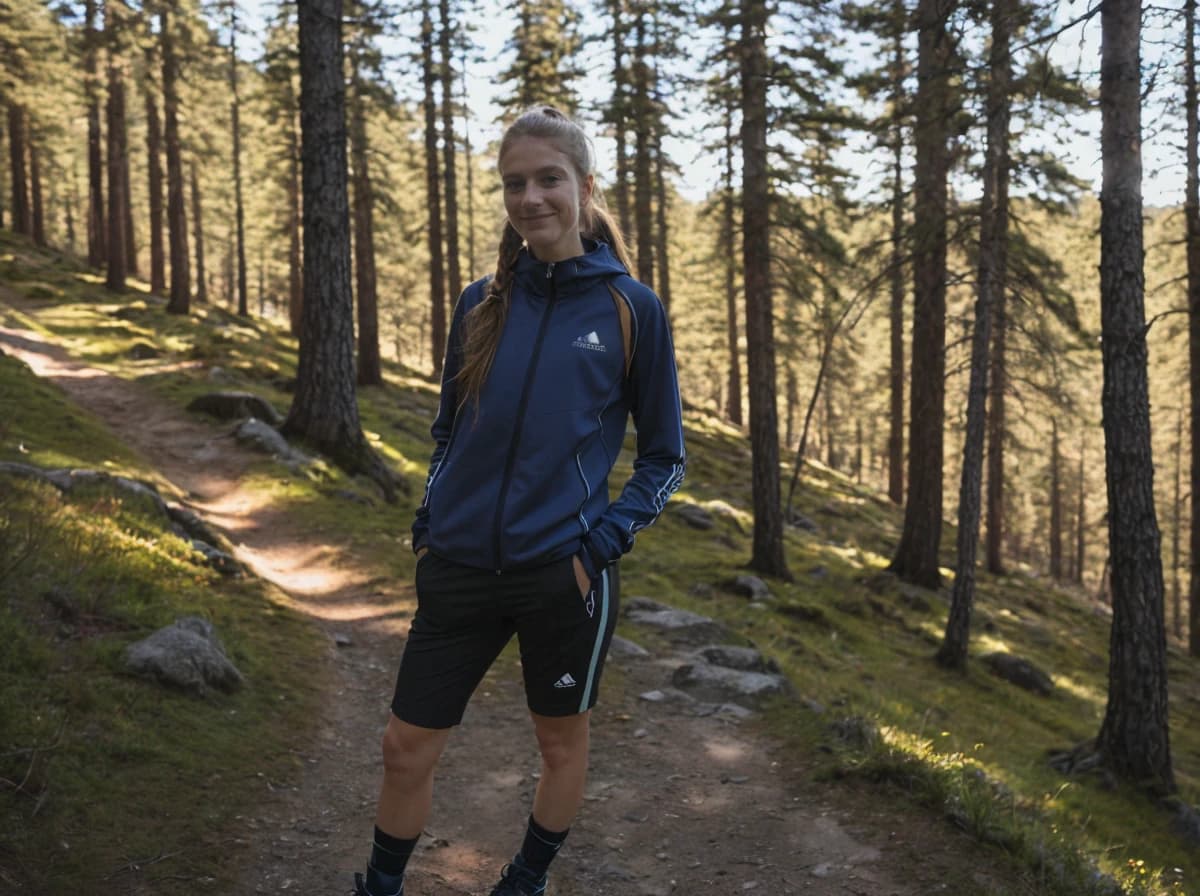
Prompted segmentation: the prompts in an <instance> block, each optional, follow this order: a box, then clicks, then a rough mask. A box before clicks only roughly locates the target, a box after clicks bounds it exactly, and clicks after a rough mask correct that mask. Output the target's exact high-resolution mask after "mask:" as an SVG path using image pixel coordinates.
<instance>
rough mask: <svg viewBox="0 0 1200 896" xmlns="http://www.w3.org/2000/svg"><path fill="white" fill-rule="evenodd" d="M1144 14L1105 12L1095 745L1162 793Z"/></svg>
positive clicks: (1167, 782) (1166, 772) (1133, 5)
mask: <svg viewBox="0 0 1200 896" xmlns="http://www.w3.org/2000/svg"><path fill="white" fill-rule="evenodd" d="M1141 18H1142V10H1141V4H1140V3H1139V2H1137V0H1108V2H1106V3H1105V4H1104V7H1103V10H1102V11H1101V30H1102V35H1103V37H1102V49H1101V66H1100V111H1101V151H1102V156H1103V161H1104V174H1103V186H1102V188H1101V200H1100V202H1101V219H1100V243H1101V260H1100V282H1101V293H1100V307H1101V322H1102V323H1101V325H1102V343H1101V347H1102V354H1103V358H1104V394H1103V406H1104V444H1105V476H1106V479H1107V483H1108V516H1109V525H1108V531H1109V536H1108V538H1109V551H1110V554H1111V557H1112V604H1113V621H1112V639H1111V645H1110V658H1109V679H1108V682H1109V686H1108V706H1107V708H1106V710H1105V715H1104V722H1103V723H1102V725H1101V727H1100V733H1099V735H1098V736H1097V743H1096V746H1097V748H1098V751H1099V753H1100V755H1101V756H1102V757H1103V759H1104V761H1105V763H1106V764H1107V766H1108V767H1109V768H1110V769H1111V770H1112V771H1113V772H1115V773H1116V774H1117V775H1119V776H1121V777H1123V778H1126V779H1129V780H1132V781H1139V782H1143V783H1148V784H1149V785H1150V786H1151V787H1152V788H1154V789H1156V790H1159V791H1160V792H1168V793H1169V792H1173V791H1174V790H1175V777H1174V771H1173V769H1172V766H1171V747H1170V735H1169V732H1168V725H1167V712H1168V705H1167V668H1166V635H1165V632H1164V628H1163V575H1162V558H1161V542H1160V535H1159V530H1158V522H1157V519H1156V517H1155V509H1154V463H1153V457H1152V456H1151V449H1150V406H1149V396H1148V388H1147V371H1146V365H1147V347H1146V321H1145V310H1144V296H1143V292H1144V274H1143V257H1142V164H1141V137H1142V134H1141V78H1140V75H1141V67H1140V56H1141V52H1140V49H1141Z"/></svg>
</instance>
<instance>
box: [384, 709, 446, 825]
mask: <svg viewBox="0 0 1200 896" xmlns="http://www.w3.org/2000/svg"><path fill="white" fill-rule="evenodd" d="M449 738H450V729H449V728H419V727H417V726H416V725H410V724H409V723H408V722H402V721H400V720H399V719H398V718H396V717H395V716H394V715H393V716H392V717H391V718H390V719H389V720H388V726H387V730H386V731H385V732H384V734H383V786H382V788H381V789H380V792H379V807H378V809H377V811H376V815H375V824H376V825H378V826H379V829H380V830H382V831H383V832H384V833H387V834H390V835H391V836H393V837H397V838H400V839H410V838H413V837H418V836H420V834H421V831H422V830H423V829H424V827H425V822H426V820H427V819H428V818H429V810H430V808H431V807H432V806H433V770H434V768H435V767H436V766H437V762H438V759H439V758H440V757H441V755H442V750H444V749H445V747H446V741H447V740H449Z"/></svg>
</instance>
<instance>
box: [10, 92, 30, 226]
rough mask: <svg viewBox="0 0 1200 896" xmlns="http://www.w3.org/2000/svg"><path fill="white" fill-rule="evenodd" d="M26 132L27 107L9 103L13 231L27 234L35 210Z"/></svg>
mask: <svg viewBox="0 0 1200 896" xmlns="http://www.w3.org/2000/svg"><path fill="white" fill-rule="evenodd" d="M27 140H28V138H27V136H26V133H25V107H24V106H21V105H19V104H17V103H14V102H11V101H10V102H9V104H8V163H9V171H10V172H11V174H12V217H13V232H14V233H23V234H25V235H26V236H28V235H29V234H30V232H31V231H32V230H33V210H32V209H31V208H30V207H29V175H28V173H27V171H26V168H25V157H26V156H27V155H28V147H27V145H26V143H27Z"/></svg>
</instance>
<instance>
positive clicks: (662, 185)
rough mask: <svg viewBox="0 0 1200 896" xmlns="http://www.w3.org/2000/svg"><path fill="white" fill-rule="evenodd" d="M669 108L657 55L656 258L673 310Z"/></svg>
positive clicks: (657, 30)
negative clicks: (666, 144)
mask: <svg viewBox="0 0 1200 896" xmlns="http://www.w3.org/2000/svg"><path fill="white" fill-rule="evenodd" d="M659 14H660V13H659V9H658V8H657V7H656V8H655V12H654V45H655V47H656V48H657V49H658V51H659V52H661V46H662V32H661V25H660V20H659ZM664 108H666V104H665V103H664V101H663V97H662V84H661V73H660V72H659V66H658V61H657V59H656V60H655V63H654V115H653V119H654V121H653V124H652V128H653V133H654V139H653V141H652V145H651V151H652V152H653V154H654V221H655V226H654V259H655V261H656V262H657V264H658V279H657V280H656V281H655V282H656V283H657V284H658V297H659V298H660V299H662V303H663V307H664V308H665V309H666V310H667V314H668V315H670V313H671V259H670V255H669V253H668V252H667V245H668V243H669V241H670V240H669V235H670V232H669V230H668V227H667V211H668V210H669V208H670V201H669V197H668V196H667V174H666V169H667V161H666V157H665V155H664V154H663V148H662V141H663V127H664V125H663V117H662V114H661V110H663V109H664Z"/></svg>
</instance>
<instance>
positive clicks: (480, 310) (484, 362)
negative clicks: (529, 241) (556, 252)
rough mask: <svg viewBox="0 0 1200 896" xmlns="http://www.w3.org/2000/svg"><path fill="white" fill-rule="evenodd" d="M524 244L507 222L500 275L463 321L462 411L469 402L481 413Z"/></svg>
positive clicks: (499, 256)
mask: <svg viewBox="0 0 1200 896" xmlns="http://www.w3.org/2000/svg"><path fill="white" fill-rule="evenodd" d="M523 244H524V241H523V240H522V239H521V235H520V234H519V233H517V229H516V228H515V227H513V226H512V222H510V221H508V220H505V222H504V233H503V234H502V235H501V237H500V250H499V252H498V253H497V257H496V273H495V275H494V276H493V277H492V280H491V282H490V283H489V284H488V291H487V295H486V296H485V297H484V299H483V301H482V302H480V303H479V304H478V305H476V306H475V307H474V308H472V309H471V310H470V311H469V312H468V313H467V316H466V317H465V318H464V319H463V324H462V325H463V338H462V352H463V363H462V367H461V368H460V369H459V371H458V376H457V377H456V379H457V385H458V394H459V399H458V406H459V408H460V409H461V408H462V407H464V406H465V405H466V404H467V403H468V402H474V403H475V408H476V410H477V411H478V409H479V393H480V392H481V391H483V384H484V381H485V380H487V376H488V373H489V371H491V369H492V362H493V361H494V360H495V358H496V348H497V347H498V346H499V345H500V334H501V333H502V332H503V331H504V321H505V320H506V319H507V318H508V297H509V295H510V294H511V293H512V269H513V265H515V264H516V262H517V255H518V254H520V252H521V246H522V245H523Z"/></svg>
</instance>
